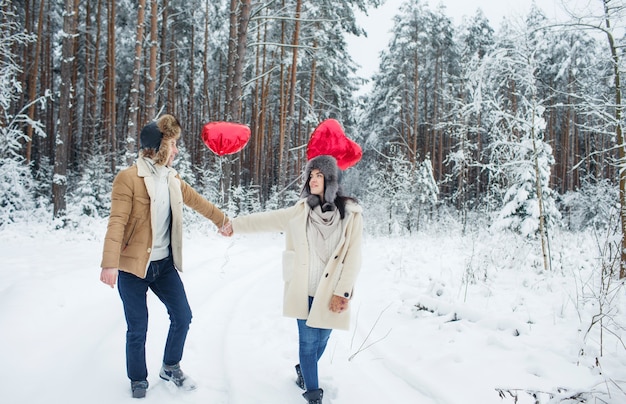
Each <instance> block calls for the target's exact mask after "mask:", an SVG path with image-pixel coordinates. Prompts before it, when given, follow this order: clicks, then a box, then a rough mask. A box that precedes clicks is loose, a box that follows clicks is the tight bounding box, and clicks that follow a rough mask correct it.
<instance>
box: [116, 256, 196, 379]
mask: <svg viewBox="0 0 626 404" xmlns="http://www.w3.org/2000/svg"><path fill="white" fill-rule="evenodd" d="M117 285H118V286H117V288H118V290H119V292H120V297H121V298H122V303H123V305H124V315H125V316H126V324H127V327H128V328H127V331H126V372H127V374H128V378H129V379H130V380H133V381H142V380H147V378H148V370H147V367H146V334H147V332H148V306H147V303H146V296H147V292H148V289H151V290H152V291H153V292H154V294H155V295H157V297H158V298H159V299H160V300H161V301H162V302H163V304H164V305H165V307H166V308H167V313H168V314H169V316H170V329H169V333H168V335H167V341H166V342H165V353H164V355H163V363H164V364H166V365H175V364H177V363H178V362H180V360H181V359H182V356H183V348H184V346H185V339H186V338H187V332H188V331H189V324H190V323H191V308H190V307H189V302H188V301H187V295H186V294H185V288H184V286H183V282H182V281H181V279H180V276H179V275H178V271H177V270H176V268H174V262H173V260H172V257H171V255H170V256H169V257H168V258H165V259H162V260H160V261H153V262H151V263H150V266H149V268H148V273H147V274H146V278H145V279H141V278H139V277H137V276H135V275H133V274H130V273H128V272H124V271H119V276H118V282H117Z"/></svg>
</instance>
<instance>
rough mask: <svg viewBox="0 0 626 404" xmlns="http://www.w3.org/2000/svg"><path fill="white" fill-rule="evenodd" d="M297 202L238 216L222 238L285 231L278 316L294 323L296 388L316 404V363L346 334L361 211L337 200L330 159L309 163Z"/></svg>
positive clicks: (353, 204)
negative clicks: (332, 339) (335, 337)
mask: <svg viewBox="0 0 626 404" xmlns="http://www.w3.org/2000/svg"><path fill="white" fill-rule="evenodd" d="M305 178H307V180H306V183H305V184H304V187H303V189H302V194H301V199H300V200H299V201H298V202H296V204H295V205H294V206H292V207H289V208H285V209H279V210H276V211H271V212H262V213H255V214H252V215H248V216H243V217H238V218H235V219H233V220H232V221H231V222H229V223H227V224H226V225H225V226H224V227H223V228H222V229H221V232H222V234H224V235H226V236H230V235H232V234H233V233H251V232H263V231H266V232H270V231H275V232H285V251H284V252H283V280H284V282H285V287H284V300H283V314H284V315H285V316H288V317H295V318H296V319H297V322H298V332H299V356H300V364H299V365H296V372H297V375H298V379H297V381H296V383H297V384H298V385H299V386H300V387H301V388H302V389H304V390H306V391H305V393H304V394H303V396H304V398H305V399H306V400H307V402H308V403H309V404H321V403H322V396H323V390H322V389H321V388H320V387H319V382H318V375H317V362H318V360H319V359H320V357H321V356H322V354H323V353H324V349H325V348H326V343H327V342H328V338H329V336H330V333H331V330H332V329H343V330H347V329H348V328H349V325H350V305H349V301H350V299H351V298H352V293H353V288H354V284H355V282H356V278H357V275H358V273H359V270H360V268H361V239H362V230H363V220H362V215H361V213H362V209H361V207H360V206H359V205H358V204H357V203H356V200H355V199H353V198H350V197H346V196H344V195H343V193H342V190H341V188H340V186H339V168H338V167H337V161H336V160H335V158H334V157H332V156H328V155H321V156H317V157H315V158H313V159H311V160H310V161H309V162H308V164H307V166H306V169H305Z"/></svg>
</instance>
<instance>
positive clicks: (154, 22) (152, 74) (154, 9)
mask: <svg viewBox="0 0 626 404" xmlns="http://www.w3.org/2000/svg"><path fill="white" fill-rule="evenodd" d="M157 3H158V2H157V0H152V1H151V2H150V11H151V13H150V45H149V48H150V63H149V66H150V68H149V72H148V86H147V88H146V120H147V121H151V120H153V119H155V118H156V80H157V77H156V74H157V39H158V38H157V27H158V22H159V20H158V16H159V9H158V4H157Z"/></svg>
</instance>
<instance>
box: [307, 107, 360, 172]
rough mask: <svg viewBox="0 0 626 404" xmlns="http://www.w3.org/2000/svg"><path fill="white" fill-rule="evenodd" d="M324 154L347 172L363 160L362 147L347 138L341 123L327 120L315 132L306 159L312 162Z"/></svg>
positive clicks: (308, 146)
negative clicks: (329, 156) (333, 159)
mask: <svg viewBox="0 0 626 404" xmlns="http://www.w3.org/2000/svg"><path fill="white" fill-rule="evenodd" d="M322 154H327V155H331V156H333V157H334V158H335V159H336V160H337V166H339V168H340V169H341V170H345V169H347V168H350V167H352V166H353V165H355V164H356V163H358V162H359V160H361V157H362V156H363V151H362V150H361V146H359V145H358V144H357V143H356V142H354V141H353V140H351V139H349V138H348V137H347V136H346V134H345V133H344V131H343V129H342V128H341V124H340V123H339V122H337V121H336V120H335V119H326V120H324V121H322V122H321V123H320V124H319V125H317V128H315V130H314V131H313V134H312V135H311V139H310V140H309V144H308V145H307V150H306V158H307V160H311V159H312V158H313V157H317V156H320V155H322Z"/></svg>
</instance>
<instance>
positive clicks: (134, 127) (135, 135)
mask: <svg viewBox="0 0 626 404" xmlns="http://www.w3.org/2000/svg"><path fill="white" fill-rule="evenodd" d="M145 10H146V0H139V4H138V6H137V38H136V39H135V61H134V66H133V83H132V87H131V89H130V105H129V107H128V115H129V117H128V128H127V131H126V132H127V133H126V139H127V141H126V145H127V146H126V164H128V165H130V164H131V163H132V161H133V158H134V155H135V152H136V150H137V149H138V145H139V82H140V78H141V59H142V55H143V31H144V23H145ZM131 139H132V140H131Z"/></svg>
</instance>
